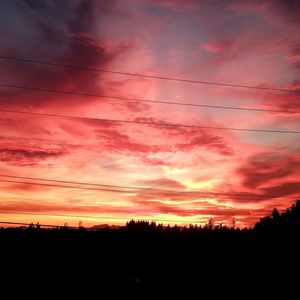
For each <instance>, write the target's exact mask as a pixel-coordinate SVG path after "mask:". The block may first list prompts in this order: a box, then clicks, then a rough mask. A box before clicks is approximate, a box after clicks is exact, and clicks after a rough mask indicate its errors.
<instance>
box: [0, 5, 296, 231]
mask: <svg viewBox="0 0 300 300" xmlns="http://www.w3.org/2000/svg"><path fill="white" fill-rule="evenodd" d="M299 32H300V2H299V1H296V0H295V1H292V0H287V1H281V0H274V1H234V0H228V1H219V0H212V1H209V0H203V1H201V0H190V1H189V0H186V1H184V0H174V1H171V0H160V1H158V0H157V1H155V0H152V1H151V0H140V1H138V0H124V1H121V0H110V1H108V0H99V1H93V0H56V1H55V0H45V1H38V0H23V1H21V0H20V1H18V0H2V1H1V2H0V56H9V57H15V58H25V59H32V60H38V61H43V62H52V63H57V64H65V65H72V66H81V67H86V68H94V69H100V70H101V69H102V70H103V69H104V70H112V71H118V72H125V73H138V74H147V75H153V76H162V77H171V78H182V79H191V80H198V81H206V82H219V83H228V84H234V85H247V86H256V87H268V88H275V89H276V88H277V89H287V90H291V91H290V92H283V91H275V90H273V91H271V90H260V89H247V88H233V87H224V86H217V85H205V84H197V83H188V82H180V81H170V80H160V79H153V78H147V77H141V76H139V77H138V76H129V75H121V74H119V75H118V74H112V73H103V72H96V71H91V70H87V69H84V68H82V69H80V68H77V69H74V68H73V69H71V68H66V67H59V66H50V65H41V64H34V63H25V62H20V61H15V60H9V59H3V58H1V59H0V70H1V73H0V84H2V85H3V84H4V85H15V86H25V87H33V88H41V89H52V90H59V91H66V92H74V91H75V92H79V93H89V94H99V95H105V96H112V97H114V96H115V97H125V98H138V99H148V100H155V101H171V102H181V103H194V104H207V105H217V106H233V107H244V108H258V109H263V110H278V111H283V112H270V111H246V110H229V109H213V108H204V107H193V106H178V105H169V104H159V103H148V102H137V101H124V100H123V101H122V100H120V101H118V100H116V99H112V98H100V97H88V96H83V95H81V96H80V95H72V94H55V93H50V92H48V93H47V92H43V91H31V90H23V89H18V88H11V87H3V86H2V87H0V109H2V110H14V111H28V112H38V113H49V114H60V115H69V116H79V117H88V118H104V119H116V120H132V121H141V122H150V123H151V122H156V123H172V124H184V125H199V126H211V127H227V128H248V129H267V130H279V131H280V130H281V131H300V93H299V91H300V38H299ZM293 90H294V91H295V92H293ZM284 111H287V112H284ZM0 175H1V176H0V213H1V214H0V221H1V220H2V221H12V222H40V223H45V224H63V223H65V222H68V224H71V225H78V221H79V220H81V221H82V222H83V225H86V226H91V225H95V224H101V223H109V224H121V223H124V222H125V221H127V220H130V219H132V218H134V219H153V220H158V221H160V222H162V221H164V220H165V223H170V224H174V223H175V222H176V223H178V224H186V223H190V222H191V223H197V222H198V223H202V224H203V223H206V222H207V220H208V219H209V218H211V217H212V218H213V219H214V220H215V222H216V223H220V222H222V223H228V224H231V223H232V219H233V218H234V219H235V220H236V221H237V224H238V225H242V226H245V225H252V224H254V223H255V222H256V221H258V220H259V218H261V217H263V216H265V215H266V214H269V213H270V212H271V211H272V209H273V207H277V208H279V209H284V208H287V207H288V206H290V205H291V204H292V203H293V202H294V201H295V200H296V199H297V197H298V196H299V194H300V180H299V179H300V134H299V133H298V134H297V133H278V132H277V133H267V132H257V131H253V132H252V131H249V132H246V131H230V130H221V129H220V130H217V129H201V128H188V127H180V126H178V127H167V126H165V127H164V126H158V125H151V124H150V125H145V124H134V123H133V124H126V123H117V122H101V121H95V120H94V121H93V120H89V119H67V118H54V117H45V116H37V115H24V114H17V113H7V112H0ZM2 175H9V176H18V177H30V178H39V179H49V180H58V181H69V182H70V181H72V182H83V183H93V184H103V185H114V186H122V187H106V188H105V187H102V189H106V190H117V191H116V192H112V191H101V190H88V189H75V188H70V187H66V186H73V187H75V186H77V187H78V186H80V187H84V188H86V187H89V188H99V189H101V186H98V187H97V186H88V185H78V184H73V183H55V182H49V181H48V182H46V181H36V180H33V179H30V180H29V179H20V178H19V179H18V178H15V177H4V176H2ZM1 180H6V181H19V182H20V181H25V182H28V181H29V182H35V183H43V184H49V183H50V184H53V185H65V187H57V186H42V185H32V184H25V183H17V182H4V181H1ZM124 187H141V188H143V189H128V188H124ZM149 188H150V189H149ZM155 189H156V190H155ZM205 193H206V194H205ZM54 215H57V216H54Z"/></svg>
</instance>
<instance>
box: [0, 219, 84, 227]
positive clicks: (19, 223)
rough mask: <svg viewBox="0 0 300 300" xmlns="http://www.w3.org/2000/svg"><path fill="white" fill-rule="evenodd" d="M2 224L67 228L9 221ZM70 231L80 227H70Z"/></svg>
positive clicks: (0, 222) (1, 222)
mask: <svg viewBox="0 0 300 300" xmlns="http://www.w3.org/2000/svg"><path fill="white" fill-rule="evenodd" d="M0 224H5V225H21V226H32V225H33V226H40V227H50V228H51V227H52V228H63V227H65V226H64V225H53V224H51V225H50V224H40V223H37V224H33V223H23V222H7V221H0ZM68 228H70V229H75V228H76V229H77V228H78V227H73V226H68Z"/></svg>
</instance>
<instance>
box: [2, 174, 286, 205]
mask: <svg viewBox="0 0 300 300" xmlns="http://www.w3.org/2000/svg"><path fill="white" fill-rule="evenodd" d="M0 177H8V178H17V179H25V180H36V181H46V182H54V183H63V184H64V183H69V184H77V185H91V186H100V187H103V186H104V187H111V188H118V189H134V190H135V191H129V192H130V193H136V190H143V191H146V192H149V191H150V192H163V193H166V194H171V195H181V194H185V195H187V196H191V195H193V194H197V195H201V196H205V197H208V196H225V197H226V196H227V197H235V198H241V199H243V198H245V199H247V198H253V199H259V198H263V199H265V198H266V196H265V195H243V194H239V193H226V192H224V193H220V192H202V191H178V190H170V189H159V188H152V187H137V186H124V185H110V184H98V183H87V182H79V181H65V180H55V179H45V178H37V177H25V176H14V175H5V174H0ZM0 181H2V180H0ZM4 182H6V181H4ZM8 182H11V181H10V180H8ZM13 182H16V183H25V184H39V183H34V182H25V181H13ZM41 185H46V184H41ZM47 186H48V185H47ZM49 186H54V187H66V188H68V187H70V188H78V189H81V188H82V189H86V188H85V187H74V186H66V185H49ZM95 190H101V191H102V190H103V191H109V192H121V193H122V192H124V193H127V191H126V190H115V189H114V190H110V189H95ZM271 198H272V199H287V198H282V197H271Z"/></svg>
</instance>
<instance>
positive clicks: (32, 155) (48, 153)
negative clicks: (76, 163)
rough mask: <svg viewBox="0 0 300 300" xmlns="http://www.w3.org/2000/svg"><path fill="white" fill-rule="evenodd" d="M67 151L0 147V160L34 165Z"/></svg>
mask: <svg viewBox="0 0 300 300" xmlns="http://www.w3.org/2000/svg"><path fill="white" fill-rule="evenodd" d="M66 153H67V152H66V151H65V150H60V149H42V148H38V147H35V148H4V147H0V161H1V162H5V163H9V164H12V165H17V166H26V165H36V164H38V163H39V162H40V161H43V160H46V159H49V158H57V157H61V156H63V155H65V154H66Z"/></svg>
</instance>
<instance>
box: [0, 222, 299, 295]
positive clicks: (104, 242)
mask: <svg viewBox="0 0 300 300" xmlns="http://www.w3.org/2000/svg"><path fill="white" fill-rule="evenodd" d="M140 225H141V224H140ZM144 225H145V224H144ZM298 233H299V232H298V231H297V230H295V231H290V230H289V231H288V232H287V231H286V230H277V231H276V230H275V231H274V230H272V231H270V230H269V231H268V230H234V229H229V228H223V229H222V228H215V229H214V228H210V229H209V228H207V229H205V230H201V231H200V230H196V229H193V228H190V229H186V230H183V231H182V230H179V229H178V228H177V229H176V228H175V229H169V230H162V229H158V228H156V229H154V228H150V226H148V225H147V226H146V227H145V226H131V227H130V228H121V229H118V230H108V229H104V230H99V231H86V230H84V229H79V230H71V229H51V230H50V229H40V228H27V229H17V228H15V229H12V228H11V229H1V230H0V245H1V248H0V258H1V276H2V279H1V291H2V293H4V291H5V293H6V292H8V293H9V294H8V295H9V296H10V297H8V298H7V297H5V298H2V299H14V298H15V297H14V296H17V297H18V298H17V299H23V298H26V299H27V297H28V296H29V297H37V298H39V299H60V298H62V297H66V298H67V299H69V298H72V297H78V296H80V297H82V298H83V299H112V298H116V297H117V296H118V298H117V299H119V298H120V297H121V298H122V299H123V298H125V297H126V298H127V297H128V296H129V297H138V298H140V299H145V298H148V297H149V298H151V299H160V298H161V297H163V295H165V296H164V297H165V298H166V299H170V298H171V297H172V298H173V295H174V294H175V295H177V296H179V295H185V296H180V298H182V299H194V298H195V297H196V298H197V299H207V295H209V298H211V297H213V296H214V295H217V294H219V295H223V296H224V297H225V296H226V297H227V296H237V297H238V298H240V299H244V298H248V296H250V295H251V297H252V298H253V297H255V298H256V297H258V296H259V295H261V293H267V294H268V293H277V292H279V291H280V290H282V291H284V292H285V293H286V292H288V291H291V289H292V288H294V287H296V286H297V285H298V284H299V283H298V279H299V269H298V267H299V254H300V252H299V245H298V242H299V235H298ZM5 293H4V295H6V294H5ZM20 295H21V298H20ZM171 295H172V296H171ZM188 295H190V296H188ZM192 295H193V296H192ZM258 298H260V297H258ZM287 298H289V297H287ZM296 298H297V297H296Z"/></svg>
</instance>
